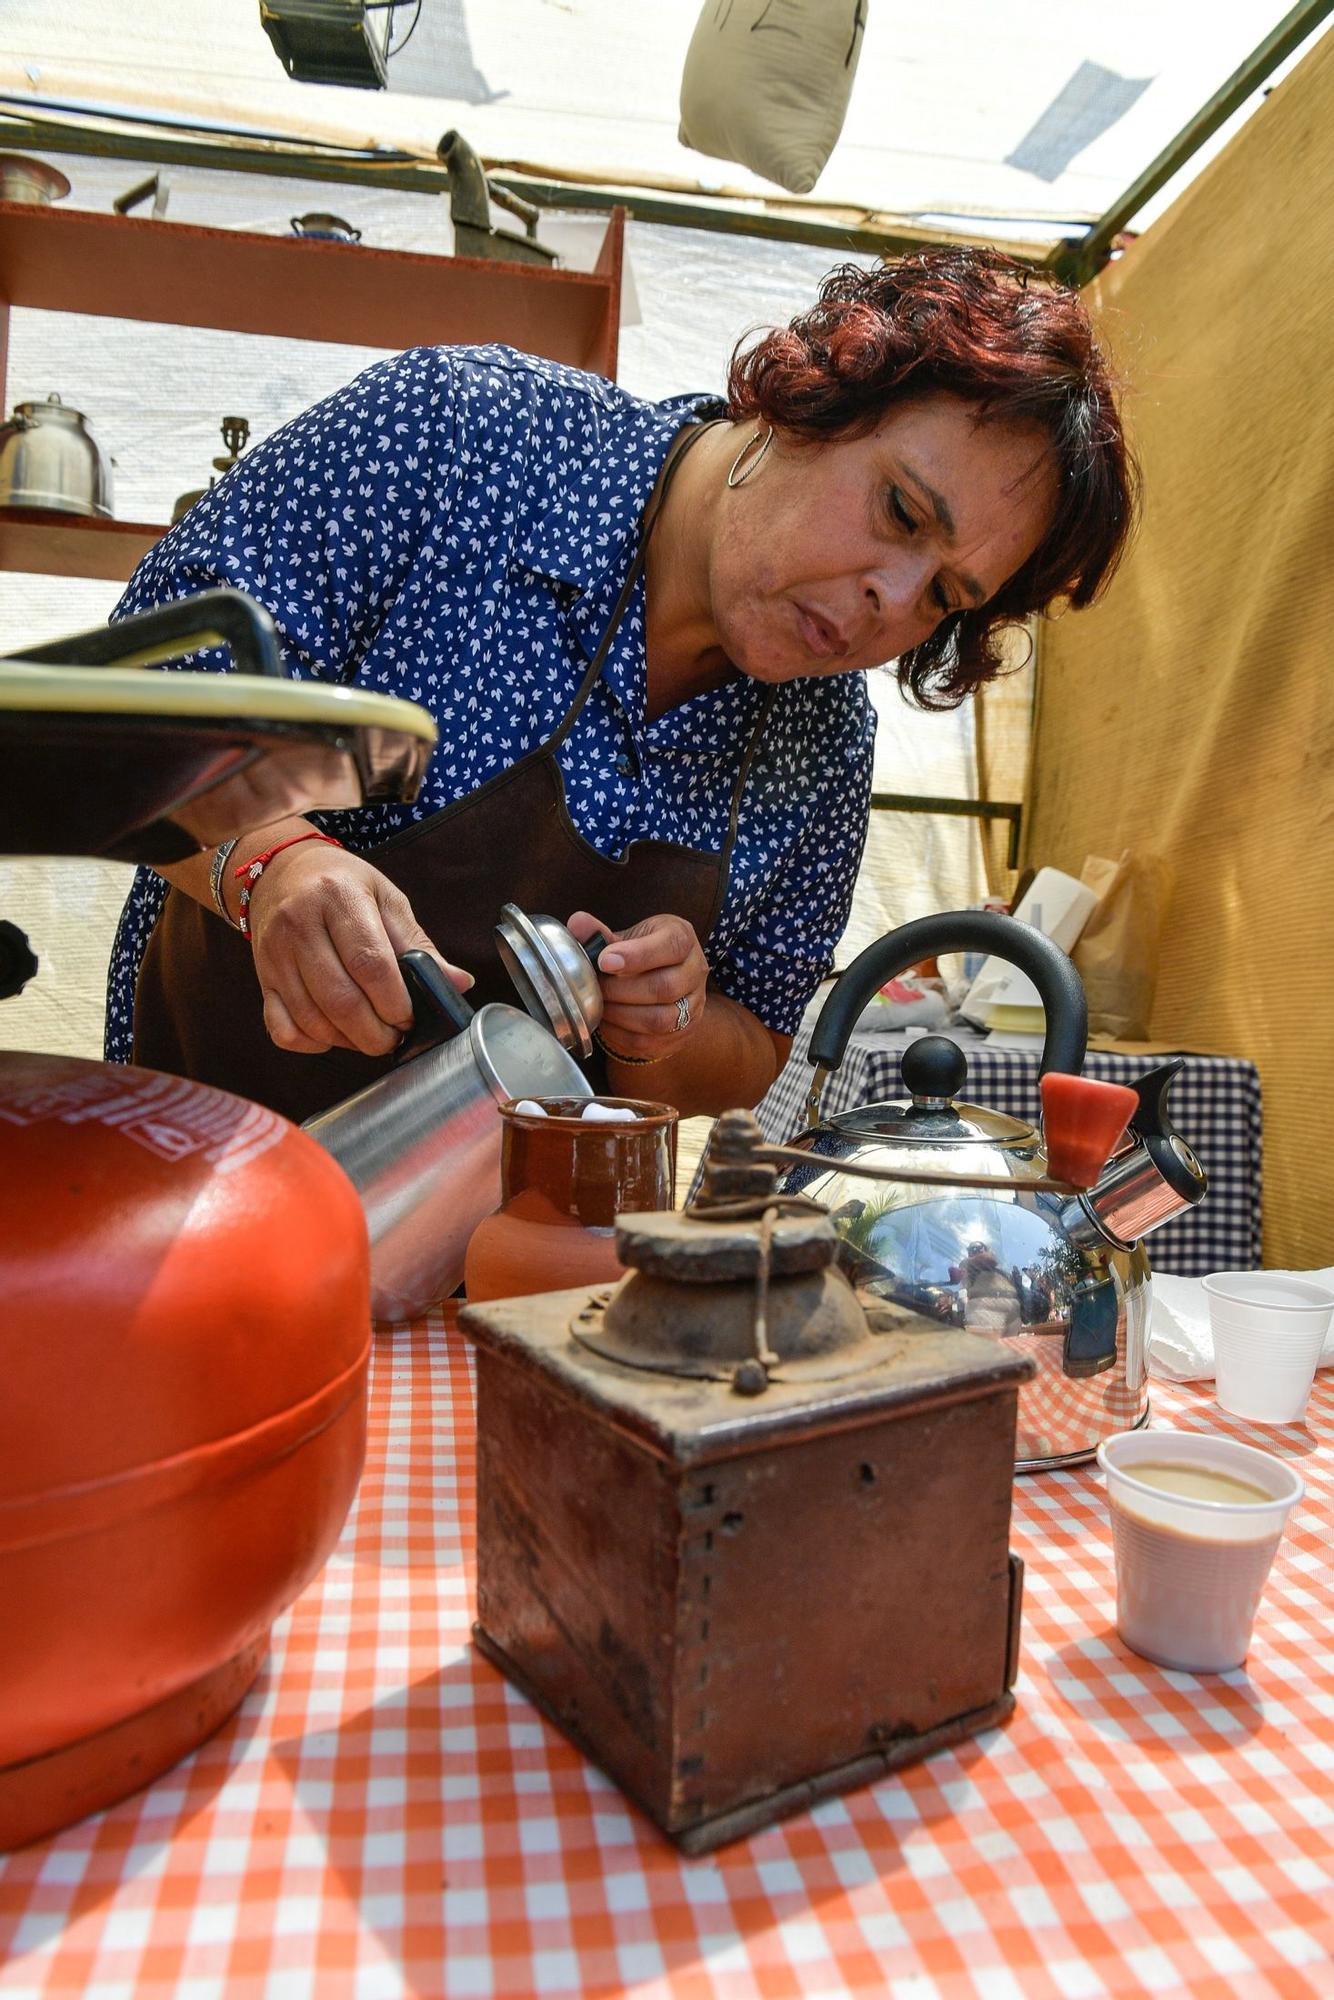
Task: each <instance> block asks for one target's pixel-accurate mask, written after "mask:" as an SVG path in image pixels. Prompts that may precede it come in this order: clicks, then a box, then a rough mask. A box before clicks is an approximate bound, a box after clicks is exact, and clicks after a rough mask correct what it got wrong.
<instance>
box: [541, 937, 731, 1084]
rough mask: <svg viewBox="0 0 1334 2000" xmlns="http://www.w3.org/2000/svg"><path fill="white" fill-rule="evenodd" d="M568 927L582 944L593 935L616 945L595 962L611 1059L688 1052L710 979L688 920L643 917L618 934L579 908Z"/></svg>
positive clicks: (604, 1035)
mask: <svg viewBox="0 0 1334 2000" xmlns="http://www.w3.org/2000/svg"><path fill="white" fill-rule="evenodd" d="M569 928H570V932H571V934H572V935H573V936H574V937H575V938H577V939H578V940H579V942H580V943H581V944H584V943H586V942H587V940H588V939H589V938H591V937H592V936H593V933H594V932H595V931H601V932H602V933H603V934H604V936H607V937H610V938H611V940H612V942H611V944H609V945H608V946H607V948H606V950H605V951H604V952H603V953H602V956H601V957H600V958H599V960H598V977H599V978H600V980H601V981H602V1025H601V1027H600V1028H599V1030H598V1032H599V1034H600V1035H601V1036H602V1038H603V1045H604V1047H605V1048H606V1049H607V1051H608V1053H609V1054H610V1055H612V1056H616V1055H618V1054H623V1055H626V1056H638V1057H639V1058H640V1059H641V1060H644V1059H646V1058H647V1059H649V1060H654V1061H656V1060H659V1059H661V1058H662V1057H665V1056H674V1055H679V1054H681V1053H683V1051H684V1049H685V1046H686V1043H687V1041H688V1040H689V1038H690V1036H692V1035H693V1034H694V1033H695V1031H696V1029H697V1028H698V1027H699V1024H700V1021H701V1019H702V1017H703V1014H704V1007H705V1001H706V997H707V992H706V989H707V986H708V978H709V967H708V962H707V960H706V959H705V957H704V953H703V951H702V949H701V947H700V942H699V939H698V938H697V937H696V936H695V933H694V931H693V930H692V929H691V927H690V925H689V924H688V923H687V922H686V921H685V918H684V917H672V916H661V917H645V918H644V920H643V921H642V923H637V924H632V925H631V926H630V929H629V930H627V931H614V930H612V929H611V928H610V926H609V925H607V924H603V923H600V922H599V921H598V919H597V918H596V917H594V916H592V915H590V914H589V912H588V911H587V910H576V911H575V913H574V915H573V916H572V917H571V918H570V923H569Z"/></svg>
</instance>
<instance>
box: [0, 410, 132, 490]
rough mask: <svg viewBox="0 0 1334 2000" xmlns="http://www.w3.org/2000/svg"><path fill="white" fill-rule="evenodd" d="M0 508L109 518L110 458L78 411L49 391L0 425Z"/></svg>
mask: <svg viewBox="0 0 1334 2000" xmlns="http://www.w3.org/2000/svg"><path fill="white" fill-rule="evenodd" d="M0 507H33V508H37V509H39V510H41V511H43V512H46V513H55V514H86V515H92V516H95V517H96V518H98V519H100V520H109V519H110V518H111V461H110V459H109V458H108V457H107V455H106V453H105V452H104V451H103V449H102V447H101V445H100V444H99V443H98V442H97V439H96V438H95V437H94V436H93V433H92V430H91V428H90V426H89V423H88V419H87V418H86V417H85V416H84V414H83V412H82V411H81V410H75V409H72V408H71V407H70V405H69V404H68V403H63V402H62V401H61V399H60V397H59V396H58V395H56V393H55V391H54V390H53V391H52V393H51V394H50V395H49V396H48V397H46V399H45V400H44V401H43V402H30V403H16V404H15V405H14V409H13V413H12V415H11V416H10V418H9V420H8V422H6V423H4V424H0Z"/></svg>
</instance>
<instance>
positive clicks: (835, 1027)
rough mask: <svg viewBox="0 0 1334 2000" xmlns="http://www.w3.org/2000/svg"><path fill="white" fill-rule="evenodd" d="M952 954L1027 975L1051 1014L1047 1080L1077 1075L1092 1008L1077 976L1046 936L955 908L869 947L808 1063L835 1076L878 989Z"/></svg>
mask: <svg viewBox="0 0 1334 2000" xmlns="http://www.w3.org/2000/svg"><path fill="white" fill-rule="evenodd" d="M950 951H980V952H985V953H987V954H989V955H990V956H992V957H995V958H1003V959H1004V960H1005V962H1006V964H1007V965H1013V966H1016V967H1017V968H1018V970H1019V971H1020V972H1023V973H1026V974H1027V975H1028V977H1029V978H1030V979H1031V980H1032V982H1033V984H1034V985H1035V986H1036V987H1037V989H1038V994H1039V997H1040V998H1041V1001H1042V1009H1043V1013H1044V1014H1045V1015H1046V1022H1047V1031H1046V1036H1045V1039H1044V1041H1043V1044H1042V1074H1043V1075H1044V1076H1045V1075H1046V1074H1047V1072H1048V1070H1061V1071H1063V1072H1064V1073H1065V1074H1067V1075H1069V1076H1078V1075H1079V1072H1080V1070H1081V1068H1082V1067H1083V1063H1084V1050H1085V1047H1086V1046H1087V1042H1088V1002H1087V1000H1086V999H1085V998H1084V988H1083V985H1082V983H1081V981H1080V977H1079V974H1078V973H1077V972H1076V971H1075V968H1074V966H1073V965H1072V964H1071V963H1070V960H1069V959H1068V958H1067V957H1066V955H1065V953H1064V952H1063V951H1062V950H1061V948H1060V946H1059V945H1056V944H1053V943H1052V941H1051V939H1050V938H1049V937H1047V936H1046V934H1045V933H1044V932H1042V931H1039V930H1034V928H1033V926H1032V925H1031V924H1021V923H1019V922H1018V920H1017V919H1016V918H1014V917H1005V916H1001V915H1000V913H999V912H998V911H995V910H950V911H944V912H942V913H941V914H939V915H936V916H930V917H918V918H917V919H916V921H915V922H913V923H910V924H901V925H900V926H899V928H898V930H896V931H890V932H889V934H888V936H886V937H882V938H879V939H877V941H876V943H875V944H870V945H868V946H867V947H866V950H865V951H863V952H861V953H860V954H859V955H858V957H856V958H854V959H853V961H852V964H851V965H850V966H849V967H848V969H847V971H846V972H845V973H844V974H843V976H842V978H841V979H839V980H838V982H837V984H836V985H835V987H834V990H833V992H832V993H831V994H830V995H829V998H828V999H827V1000H826V1001H825V1003H824V1006H823V1007H822V1008H821V1009H820V1014H819V1018H818V1019H817V1021H816V1023H815V1032H814V1034H813V1035H812V1036H811V1047H810V1057H809V1060H810V1062H811V1063H812V1064H813V1065H814V1066H815V1067H816V1068H818V1069H821V1070H823V1071H825V1072H828V1071H830V1070H836V1069H837V1068H838V1067H839V1065H840V1063H841V1062H842V1061H843V1057H844V1054H845V1053H846V1051H847V1046H848V1037H849V1035H851V1033H852V1030H853V1028H854V1026H855V1025H856V1022H857V1017H858V1015H859V1014H860V1013H861V1011H862V1009H863V1008H864V1007H866V1006H868V1005H869V1003H870V1001H871V1000H872V998H873V997H874V995H875V994H876V993H878V992H879V991H880V988H881V987H882V986H884V985H885V984H886V983H887V982H888V981H889V980H891V979H897V978H898V976H899V974H900V973H902V972H906V971H907V970H908V968H909V966H912V965H916V964H917V963H918V962H919V961H920V960H921V959H924V958H937V957H939V955H940V954H941V953H942V952H950Z"/></svg>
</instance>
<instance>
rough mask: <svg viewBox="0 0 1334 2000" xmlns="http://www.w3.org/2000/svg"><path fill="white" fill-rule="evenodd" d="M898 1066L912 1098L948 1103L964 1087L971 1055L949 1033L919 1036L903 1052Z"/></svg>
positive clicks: (905, 1086) (905, 1087) (904, 1084)
mask: <svg viewBox="0 0 1334 2000" xmlns="http://www.w3.org/2000/svg"><path fill="white" fill-rule="evenodd" d="M899 1069H900V1071H901V1073H902V1076H903V1087H904V1089H905V1090H906V1091H907V1092H908V1093H909V1095H910V1096H911V1097H913V1098H914V1099H916V1100H918V1101H919V1102H920V1101H923V1100H928V1101H930V1102H933V1103H937V1104H945V1103H947V1102H948V1101H949V1099H950V1098H952V1097H957V1096H958V1095H959V1092H960V1091H961V1090H962V1089H963V1084H964V1078H965V1077H966V1076H967V1074H968V1058H967V1056H966V1055H965V1054H964V1052H963V1050H962V1049H961V1048H960V1047H959V1044H958V1043H957V1042H952V1041H951V1040H950V1038H949V1036H948V1035H920V1036H919V1037H918V1039H917V1040H916V1041H915V1042H909V1044H908V1046H907V1048H906V1049H905V1050H904V1051H903V1058H902V1061H901V1062H900V1064H899Z"/></svg>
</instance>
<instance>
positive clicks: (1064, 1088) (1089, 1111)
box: [1039, 1070, 1139, 1188]
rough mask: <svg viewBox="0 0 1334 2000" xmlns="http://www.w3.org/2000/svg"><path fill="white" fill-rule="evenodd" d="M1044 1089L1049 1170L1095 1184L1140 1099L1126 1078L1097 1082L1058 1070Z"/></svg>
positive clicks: (1085, 1185)
mask: <svg viewBox="0 0 1334 2000" xmlns="http://www.w3.org/2000/svg"><path fill="white" fill-rule="evenodd" d="M1039 1089H1040V1090H1041V1093H1042V1129H1043V1133H1044V1135H1045V1138H1046V1143H1047V1171H1048V1172H1049V1173H1050V1174H1052V1175H1054V1176H1055V1178H1056V1179H1057V1180H1063V1181H1069V1182H1071V1183H1072V1185H1073V1186H1075V1187H1078V1188H1091V1187H1093V1186H1094V1185H1095V1184H1096V1182H1097V1180H1098V1176H1099V1175H1100V1174H1101V1172H1102V1170H1103V1168H1104V1167H1105V1166H1106V1164H1107V1161H1108V1159H1109V1157H1110V1156H1111V1154H1112V1152H1113V1150H1114V1149H1115V1146H1116V1142H1117V1140H1118V1139H1119V1138H1120V1136H1121V1134H1122V1132H1123V1131H1124V1130H1125V1128H1126V1126H1127V1125H1128V1124H1129V1122H1130V1119H1131V1118H1132V1116H1133V1115H1134V1113H1135V1111H1136V1109H1137V1108H1138V1104H1139V1099H1138V1098H1137V1097H1136V1095H1135V1092H1134V1091H1133V1090H1131V1089H1130V1088H1129V1087H1128V1085H1126V1084H1123V1083H1097V1082H1095V1081H1094V1079H1093V1078H1092V1077H1087V1076H1065V1075H1062V1073H1061V1072H1060V1071H1059V1070H1052V1071H1050V1072H1049V1073H1048V1074H1047V1075H1046V1076H1044V1077H1043V1078H1042V1081H1041V1083H1040V1085H1039Z"/></svg>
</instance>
